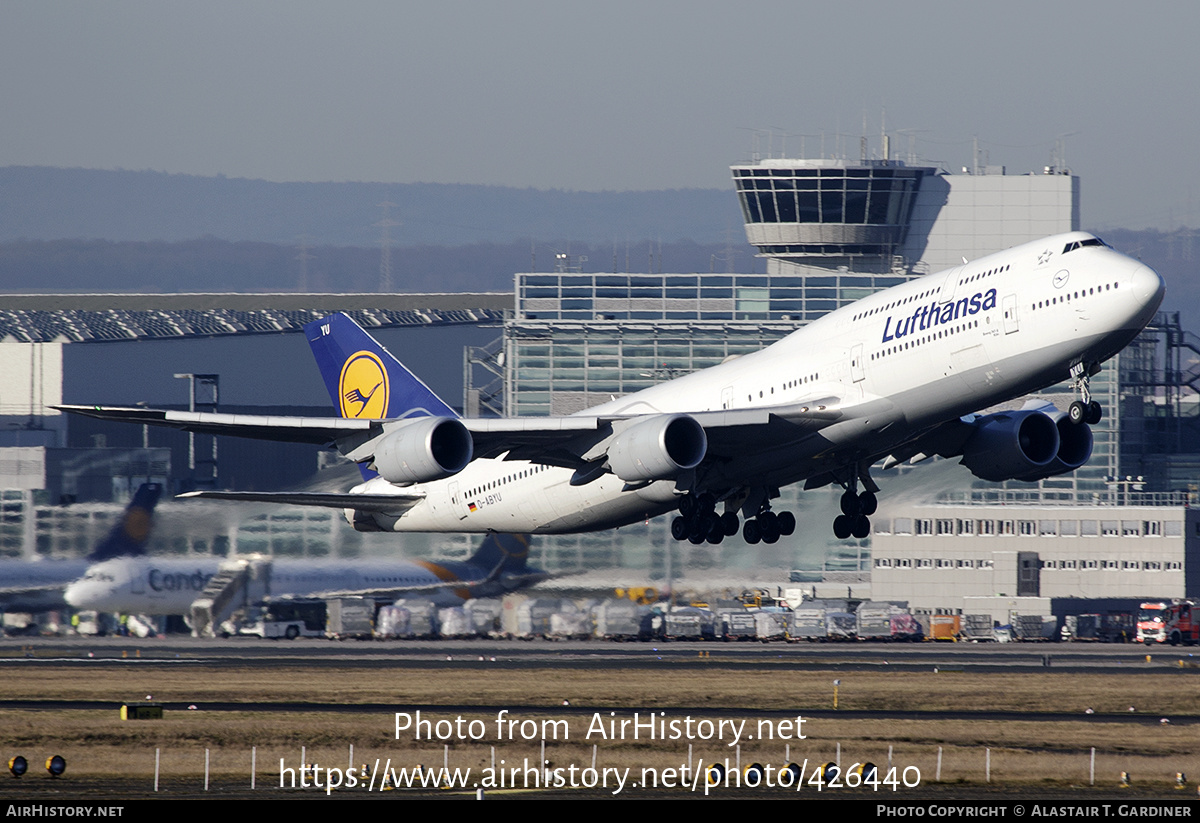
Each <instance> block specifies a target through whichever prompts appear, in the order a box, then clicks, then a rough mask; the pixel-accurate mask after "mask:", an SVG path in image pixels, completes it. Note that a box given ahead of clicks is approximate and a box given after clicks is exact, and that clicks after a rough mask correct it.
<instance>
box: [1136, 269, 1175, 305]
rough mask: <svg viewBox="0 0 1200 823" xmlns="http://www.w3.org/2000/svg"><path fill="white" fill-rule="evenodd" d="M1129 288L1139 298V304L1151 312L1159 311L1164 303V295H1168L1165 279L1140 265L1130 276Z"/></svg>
mask: <svg viewBox="0 0 1200 823" xmlns="http://www.w3.org/2000/svg"><path fill="white" fill-rule="evenodd" d="M1129 286H1130V288H1131V289H1133V294H1134V296H1135V297H1137V299H1138V302H1139V303H1141V304H1142V305H1143V306H1146V307H1147V308H1149V309H1150V311H1156V310H1157V309H1158V306H1159V304H1160V303H1162V299H1163V294H1165V293H1166V285H1165V284H1164V283H1163V279H1162V278H1161V277H1159V275H1158V272H1156V271H1155V270H1154V269H1152V268H1150V267H1149V266H1143V265H1139V266H1138V267H1137V268H1135V269H1134V270H1133V274H1131V275H1130V276H1129Z"/></svg>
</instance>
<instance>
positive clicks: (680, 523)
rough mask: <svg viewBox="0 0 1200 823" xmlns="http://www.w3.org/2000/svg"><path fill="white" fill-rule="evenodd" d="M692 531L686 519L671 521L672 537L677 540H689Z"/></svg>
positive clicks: (677, 518) (679, 518)
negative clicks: (689, 533)
mask: <svg viewBox="0 0 1200 823" xmlns="http://www.w3.org/2000/svg"><path fill="white" fill-rule="evenodd" d="M690 531H691V529H690V528H688V522H687V518H686V517H676V518H675V519H674V520H672V521H671V537H673V538H675V539H676V540H687V536H688V532H690Z"/></svg>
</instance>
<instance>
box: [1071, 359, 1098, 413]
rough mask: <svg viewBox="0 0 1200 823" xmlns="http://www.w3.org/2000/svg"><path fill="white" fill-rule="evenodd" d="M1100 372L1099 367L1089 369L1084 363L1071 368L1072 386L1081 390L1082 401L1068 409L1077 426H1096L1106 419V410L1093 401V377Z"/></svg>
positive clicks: (1077, 401) (1076, 402)
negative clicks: (1102, 419) (1082, 424)
mask: <svg viewBox="0 0 1200 823" xmlns="http://www.w3.org/2000/svg"><path fill="white" fill-rule="evenodd" d="M1098 371H1100V369H1099V368H1098V367H1094V368H1088V367H1086V366H1085V365H1084V364H1083V363H1076V364H1075V365H1074V366H1072V367H1071V377H1072V378H1073V379H1072V381H1071V386H1072V388H1076V389H1078V390H1079V397H1080V399H1079V400H1076V401H1075V402H1074V403H1072V404H1071V405H1070V407H1068V408H1067V417H1069V418H1070V420H1071V422H1072V423H1075V424H1076V425H1078V424H1079V423H1088V424H1090V425H1095V424H1096V423H1099V422H1100V420H1101V418H1103V417H1104V409H1103V408H1102V407H1101V406H1100V404H1099V403H1098V402H1096V401H1095V400H1093V399H1092V386H1091V376H1092V375H1093V374H1096V373H1097V372H1098Z"/></svg>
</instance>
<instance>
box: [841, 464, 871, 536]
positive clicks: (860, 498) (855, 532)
mask: <svg viewBox="0 0 1200 823" xmlns="http://www.w3.org/2000/svg"><path fill="white" fill-rule="evenodd" d="M847 474H848V475H849V478H850V479H849V480H847V481H846V483H845V484H843V488H845V490H846V491H844V492H843V493H842V499H841V505H842V513H841V514H839V515H838V516H837V517H835V518H834V519H833V534H834V536H835V537H837V539H838V540H845V539H847V538H849V537H856V538H858V539H860V540H861V539H862V538H864V537H866V536H867V535H869V534H870V533H871V515H873V514H874V513H875V510H876V509H878V508H879V498H877V497H876V496H875V492H877V491H879V487H878V486H876V485H875V481H873V480H872V479H871V476H870V475H869V474H866V473H865V472H863V474H862V481H863V485H864V486H867V489H866V490H864V491H863V492H862V493H861V494H860V493H859V491H858V481H859V472H858V471H857V468H856V467H853V466H852V467H851V469H850V471H849V472H848V473H847Z"/></svg>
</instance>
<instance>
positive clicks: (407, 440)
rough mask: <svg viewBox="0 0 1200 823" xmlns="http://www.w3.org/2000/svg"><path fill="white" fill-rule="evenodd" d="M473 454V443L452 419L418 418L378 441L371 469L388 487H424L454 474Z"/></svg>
mask: <svg viewBox="0 0 1200 823" xmlns="http://www.w3.org/2000/svg"><path fill="white" fill-rule="evenodd" d="M474 454H475V442H474V441H473V440H472V439H471V433H470V432H469V431H467V427H466V426H464V425H463V424H462V421H460V420H456V419H455V418H453V417H418V418H415V419H414V420H412V421H410V422H406V423H403V424H401V425H400V426H399V427H397V428H394V429H392V431H389V432H388V433H387V434H385V435H383V437H382V438H380V441H379V445H378V446H377V447H376V449H375V457H374V459H373V460H372V461H371V468H372V469H374V470H375V471H377V472H379V475H380V477H382V478H383V479H384V480H387V481H388V482H389V483H400V484H407V483H427V482H429V481H430V480H439V479H441V478H443V477H449V476H451V475H453V474H458V473H459V472H460V471H462V470H463V469H465V468H466V467H467V464H468V463H470V462H471V458H472V457H473V456H474Z"/></svg>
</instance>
